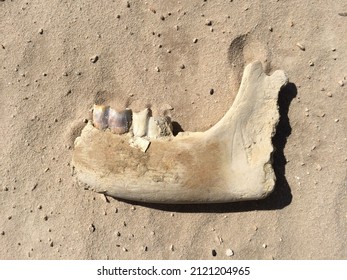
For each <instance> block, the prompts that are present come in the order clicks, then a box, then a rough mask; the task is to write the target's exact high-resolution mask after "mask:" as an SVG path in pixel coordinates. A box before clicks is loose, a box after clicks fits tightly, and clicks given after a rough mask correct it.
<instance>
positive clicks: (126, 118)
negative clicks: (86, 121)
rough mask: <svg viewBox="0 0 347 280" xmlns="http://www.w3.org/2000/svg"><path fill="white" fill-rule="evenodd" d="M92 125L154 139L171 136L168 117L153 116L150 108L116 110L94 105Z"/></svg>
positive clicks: (119, 132)
mask: <svg viewBox="0 0 347 280" xmlns="http://www.w3.org/2000/svg"><path fill="white" fill-rule="evenodd" d="M93 125H94V127H96V128H97V129H100V130H105V129H109V130H110V131H111V132H112V133H115V134H124V133H128V132H130V133H132V134H133V136H134V137H148V138H150V139H156V138H160V137H166V136H172V135H173V134H172V124H171V120H170V118H169V117H153V116H152V112H151V109H149V108H146V109H144V110H142V111H140V112H132V110H131V109H125V110H123V111H120V112H118V111H116V110H114V109H112V108H111V107H110V106H104V105H94V107H93Z"/></svg>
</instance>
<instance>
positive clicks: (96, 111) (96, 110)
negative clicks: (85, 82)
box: [93, 104, 110, 129]
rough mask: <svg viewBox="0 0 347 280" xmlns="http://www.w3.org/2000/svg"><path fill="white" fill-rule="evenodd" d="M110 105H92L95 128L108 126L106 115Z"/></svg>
mask: <svg viewBox="0 0 347 280" xmlns="http://www.w3.org/2000/svg"><path fill="white" fill-rule="evenodd" d="M109 109H110V106H104V105H95V104H94V107H93V125H94V126H95V127H96V128H97V129H106V128H107V127H108V115H109Z"/></svg>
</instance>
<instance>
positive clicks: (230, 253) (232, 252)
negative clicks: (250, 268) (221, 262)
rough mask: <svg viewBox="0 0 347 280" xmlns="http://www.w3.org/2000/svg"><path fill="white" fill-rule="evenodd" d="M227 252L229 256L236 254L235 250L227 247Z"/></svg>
mask: <svg viewBox="0 0 347 280" xmlns="http://www.w3.org/2000/svg"><path fill="white" fill-rule="evenodd" d="M225 254H226V255H227V257H231V256H233V255H234V251H233V250H231V249H227V250H226V251H225Z"/></svg>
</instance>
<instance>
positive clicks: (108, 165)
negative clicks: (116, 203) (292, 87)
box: [72, 62, 288, 204]
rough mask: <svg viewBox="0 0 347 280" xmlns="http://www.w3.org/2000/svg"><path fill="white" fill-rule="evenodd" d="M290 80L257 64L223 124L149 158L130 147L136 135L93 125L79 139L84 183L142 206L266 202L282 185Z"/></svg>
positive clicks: (157, 145) (165, 145) (172, 142)
mask: <svg viewBox="0 0 347 280" xmlns="http://www.w3.org/2000/svg"><path fill="white" fill-rule="evenodd" d="M287 82H288V79H287V77H286V75H285V73H284V72H283V71H281V70H277V71H275V72H274V73H273V74H272V75H271V76H267V75H266V74H265V73H264V72H263V69H262V65H261V63H260V62H255V63H252V64H249V65H248V66H247V67H246V68H245V70H244V74H243V78H242V82H241V85H240V89H239V92H238V94H237V96H236V99H235V101H234V103H233V105H232V106H231V108H230V109H229V111H228V112H227V113H226V114H225V115H224V117H223V118H222V119H221V120H220V121H219V122H218V123H217V124H216V125H214V126H213V127H212V128H210V129H209V130H207V131H205V132H196V133H189V134H182V135H178V136H176V137H173V136H170V137H167V138H166V139H160V138H159V139H151V140H150V145H149V147H148V148H147V150H146V152H143V151H141V150H140V149H137V148H134V147H131V146H130V145H129V140H131V137H133V136H130V135H129V134H124V135H117V134H113V133H111V132H110V131H108V130H106V131H103V130H99V129H97V128H95V127H94V126H93V125H92V124H91V123H89V124H87V125H86V127H85V128H84V129H83V131H82V134H81V136H80V137H78V138H77V139H76V141H75V147H74V151H73V158H72V164H73V166H74V168H75V173H76V176H77V179H78V181H79V182H80V183H82V184H83V185H84V187H87V188H89V189H92V190H94V191H97V192H101V193H104V194H106V195H109V196H113V197H116V198H122V199H127V200H134V201H141V202H151V203H172V204H174V203H215V202H232V201H241V200H256V199H262V198H265V197H266V196H268V195H269V194H270V193H271V192H272V191H273V189H274V186H275V180H276V178H275V174H274V171H273V168H272V162H271V158H272V156H271V155H272V153H273V146H272V141H271V140H272V136H273V135H274V134H275V129H276V125H277V123H278V121H279V113H278V106H277V99H278V94H279V91H280V89H281V88H282V87H283V86H284V85H285V84H286V83H287ZM133 122H134V119H133ZM133 125H134V123H133ZM139 134H142V131H139Z"/></svg>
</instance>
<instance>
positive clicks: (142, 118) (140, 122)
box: [133, 108, 151, 137]
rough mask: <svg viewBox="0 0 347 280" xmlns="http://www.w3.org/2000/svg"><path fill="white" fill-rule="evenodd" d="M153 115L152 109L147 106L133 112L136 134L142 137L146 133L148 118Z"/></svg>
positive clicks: (134, 131)
mask: <svg viewBox="0 0 347 280" xmlns="http://www.w3.org/2000/svg"><path fill="white" fill-rule="evenodd" d="M150 115H151V109H149V108H146V109H144V110H142V111H141V112H138V113H135V112H134V113H133V133H134V136H137V137H142V136H145V135H146V132H147V127H148V119H149V117H150Z"/></svg>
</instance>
